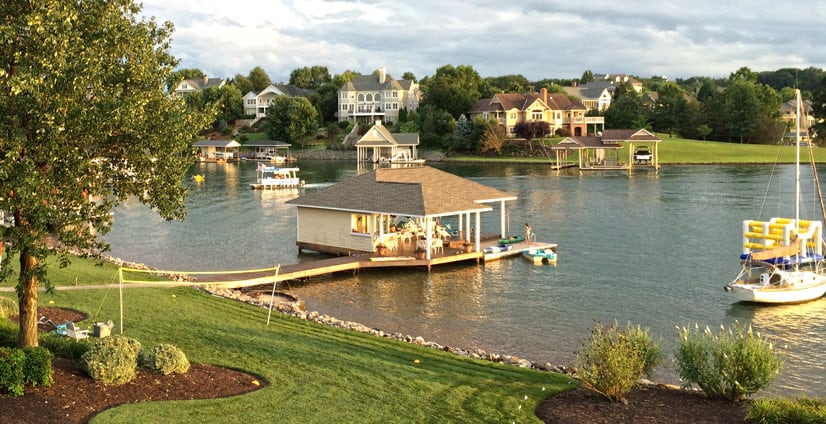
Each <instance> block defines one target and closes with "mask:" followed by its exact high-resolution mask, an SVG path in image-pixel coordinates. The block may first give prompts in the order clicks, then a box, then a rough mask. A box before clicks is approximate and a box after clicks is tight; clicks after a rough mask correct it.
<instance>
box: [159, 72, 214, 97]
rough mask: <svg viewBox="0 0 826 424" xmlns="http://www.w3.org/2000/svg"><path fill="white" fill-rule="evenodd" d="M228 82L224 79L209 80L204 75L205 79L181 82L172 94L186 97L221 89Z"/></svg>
mask: <svg viewBox="0 0 826 424" xmlns="http://www.w3.org/2000/svg"><path fill="white" fill-rule="evenodd" d="M226 82H227V81H226V80H225V79H223V78H209V77H208V76H206V75H204V77H203V78H200V79H187V80H183V81H181V82H179V83H178V85H176V86H175V88H174V89H173V90H172V93H173V94H174V95H175V96H178V97H184V96H185V95H187V94H190V93H195V92H199V91H202V90H205V89H207V88H211V87H216V88H221V87H223V86H224V84H226Z"/></svg>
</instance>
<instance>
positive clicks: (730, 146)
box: [449, 134, 826, 165]
mask: <svg viewBox="0 0 826 424" xmlns="http://www.w3.org/2000/svg"><path fill="white" fill-rule="evenodd" d="M658 136H659V137H660V139H661V140H662V141H661V142H660V143H659V144H658V146H657V149H658V157H659V163H660V165H668V164H732V163H766V164H773V163H794V161H795V148H794V146H782V145H767V144H739V143H723V142H718V141H700V140H689V139H685V138H677V137H669V136H668V135H667V134H658ZM561 140H562V138H561V137H556V138H552V139H541V140H534V144H535V145H537V146H540V145H544V146H545V150H542V148H541V147H538V148H534V151H535V152H536V155H537V157H533V158H521V157H511V158H507V157H498V156H497V157H477V156H451V157H450V158H449V160H458V161H496V162H503V161H504V162H508V161H509V162H529V163H530V162H536V163H542V162H548V161H553V160H556V156H555V154H554V153H553V152H552V151H551V149H550V148H549V147H550V146H551V145H555V144H558V143H559V142H560V141H561ZM635 146H636V145H635ZM628 148H629V146H628V145H627V144H626V145H625V146H624V147H623V148H621V149H620V150H619V158H620V160H621V161H626V160H627V158H628ZM813 151H814V156H815V161H816V162H826V148H822V147H821V148H818V147H815V148H813ZM800 154H801V161H802V162H808V161H809V152H808V149H807V148H801V151H800ZM576 155H577V152H576V151H574V152H572V154H571V156H570V158H569V160H570V161H574V162H575V161H576V160H577V159H576V157H577V156H576ZM612 155H613V153H612Z"/></svg>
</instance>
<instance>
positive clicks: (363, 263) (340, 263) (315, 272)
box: [202, 240, 557, 288]
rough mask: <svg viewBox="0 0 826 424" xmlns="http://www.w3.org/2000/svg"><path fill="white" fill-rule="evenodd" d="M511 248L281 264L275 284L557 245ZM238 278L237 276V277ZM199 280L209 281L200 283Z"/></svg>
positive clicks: (249, 282) (247, 283)
mask: <svg viewBox="0 0 826 424" xmlns="http://www.w3.org/2000/svg"><path fill="white" fill-rule="evenodd" d="M496 245H497V242H496V240H489V241H483V242H482V248H483V249H484V248H485V247H491V246H496ZM513 246H514V247H513V249H511V250H507V251H504V252H495V253H483V252H469V253H466V252H465V251H464V250H463V249H450V248H445V249H444V252H443V253H442V254H436V255H433V256H431V258H430V259H429V260H428V259H416V257H415V256H414V255H413V252H412V250H410V251H407V250H408V249H404V248H402V249H399V251H398V252H396V253H394V254H393V255H390V256H388V255H386V256H379V255H377V254H362V255H353V256H340V257H333V258H326V259H318V260H314V261H307V262H302V263H298V264H292V265H284V266H282V267H281V268H280V269H279V272H278V281H306V280H308V279H309V278H312V277H318V276H321V275H329V274H335V273H340V272H351V273H357V272H358V271H359V270H361V269H373V268H401V267H421V268H426V269H427V270H430V268H431V267H432V266H436V265H443V264H448V263H456V262H469V261H476V263H483V262H490V261H496V260H499V259H502V258H508V257H513V256H520V255H521V254H522V252H523V251H525V250H528V249H554V250H556V248H557V245H556V243H545V242H536V241H534V242H532V243H530V244H529V243H527V242H520V243H514V244H513ZM239 278H240V277H239ZM274 280H275V275H273V274H269V273H268V274H263V273H261V274H260V275H257V274H256V275H250V274H247V275H245V277H244V279H239V280H237V284H226V283H224V284H223V285H224V286H226V287H229V288H241V287H253V286H260V285H268V284H272V283H273V282H274ZM202 281H205V282H206V281H208V279H207V280H202Z"/></svg>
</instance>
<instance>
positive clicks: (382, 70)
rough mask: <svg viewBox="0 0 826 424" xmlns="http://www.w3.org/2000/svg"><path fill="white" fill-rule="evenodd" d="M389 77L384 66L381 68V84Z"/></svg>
mask: <svg viewBox="0 0 826 424" xmlns="http://www.w3.org/2000/svg"><path fill="white" fill-rule="evenodd" d="M385 79H387V73H386V72H385V71H384V66H382V67H381V68H379V84H384V80H385Z"/></svg>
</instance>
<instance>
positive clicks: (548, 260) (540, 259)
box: [522, 249, 556, 265]
mask: <svg viewBox="0 0 826 424" xmlns="http://www.w3.org/2000/svg"><path fill="white" fill-rule="evenodd" d="M522 256H524V257H525V258H527V259H530V260H532V261H533V263H534V264H536V265H541V264H551V265H556V252H554V251H553V250H551V249H528V250H525V251H523V252H522Z"/></svg>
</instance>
